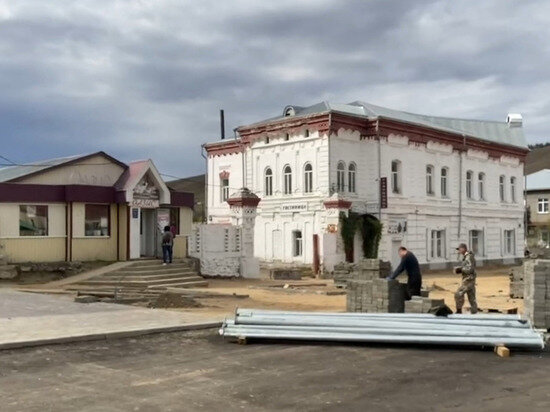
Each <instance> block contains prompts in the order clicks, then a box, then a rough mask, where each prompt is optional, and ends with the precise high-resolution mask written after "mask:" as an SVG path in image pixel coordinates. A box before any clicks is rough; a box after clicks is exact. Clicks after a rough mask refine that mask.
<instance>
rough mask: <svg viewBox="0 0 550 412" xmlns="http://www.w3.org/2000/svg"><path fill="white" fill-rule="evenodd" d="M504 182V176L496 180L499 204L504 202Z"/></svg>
mask: <svg viewBox="0 0 550 412" xmlns="http://www.w3.org/2000/svg"><path fill="white" fill-rule="evenodd" d="M505 182H506V177H505V176H504V175H501V176H500V177H499V178H498V195H499V198H500V201H501V202H505V201H506V192H505V189H504V185H505V184H506V183H505Z"/></svg>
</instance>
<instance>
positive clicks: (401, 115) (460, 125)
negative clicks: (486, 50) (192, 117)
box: [244, 101, 527, 149]
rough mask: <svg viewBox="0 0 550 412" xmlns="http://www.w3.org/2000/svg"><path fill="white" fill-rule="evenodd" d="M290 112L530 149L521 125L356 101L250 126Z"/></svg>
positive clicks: (317, 106) (320, 105)
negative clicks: (385, 122) (386, 122)
mask: <svg viewBox="0 0 550 412" xmlns="http://www.w3.org/2000/svg"><path fill="white" fill-rule="evenodd" d="M289 109H290V110H291V112H293V114H292V115H291V116H292V117H307V116H310V115H314V114H321V113H328V112H336V113H342V114H347V115H351V116H358V117H364V118H368V119H377V118H386V119H391V120H397V121H400V122H405V123H412V124H416V125H420V126H425V127H430V128H433V129H438V130H442V131H446V132H450V133H457V134H465V135H467V136H470V137H475V138H478V139H481V140H486V141H489V142H493V143H499V144H504V145H509V146H515V147H521V148H525V149H526V148H527V142H526V140H525V136H524V134H523V127H521V125H517V126H510V125H509V124H508V123H507V122H505V121H502V122H497V121H491V120H475V119H458V118H451V117H440V116H426V115H422V114H416V113H409V112H404V111H400V110H394V109H388V108H386V107H382V106H377V105H374V104H370V103H366V102H362V101H355V102H351V103H348V104H335V103H329V102H327V101H324V102H320V103H316V104H314V105H312V106H308V107H302V106H287V107H286V108H285V110H284V111H283V114H282V115H280V116H277V117H273V118H270V119H266V120H263V121H261V122H258V123H254V124H252V125H249V126H256V125H260V124H264V123H270V122H273V121H278V120H283V119H285V118H289V117H291V116H288V115H287V116H285V113H286V112H287V110H289ZM249 126H244V127H249Z"/></svg>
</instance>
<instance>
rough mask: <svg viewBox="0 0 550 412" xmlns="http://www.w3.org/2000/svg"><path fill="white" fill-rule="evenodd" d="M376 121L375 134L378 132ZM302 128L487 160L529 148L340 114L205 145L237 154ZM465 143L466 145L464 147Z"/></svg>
mask: <svg viewBox="0 0 550 412" xmlns="http://www.w3.org/2000/svg"><path fill="white" fill-rule="evenodd" d="M377 122H378V131H377ZM303 129H309V130H310V131H314V130H315V131H318V132H319V133H329V134H336V133H338V130H340V129H346V130H355V131H358V132H359V133H360V134H361V136H386V137H387V136H388V135H390V134H398V135H403V136H407V137H408V138H409V142H411V143H419V144H427V143H428V142H429V141H433V142H436V143H443V144H449V145H452V147H453V150H457V151H465V150H468V149H474V150H480V151H484V152H487V153H488V154H489V157H491V158H495V159H498V158H500V157H501V156H510V157H515V158H518V159H519V160H520V161H521V162H525V157H526V155H527V153H528V152H529V150H528V149H526V148H525V149H523V148H520V147H514V146H509V145H506V144H501V143H496V142H489V141H484V140H483V139H480V138H477V137H472V136H465V138H464V136H463V135H462V134H460V133H458V132H457V133H453V132H446V131H443V130H438V129H435V128H430V127H427V126H422V125H416V124H412V123H406V122H400V121H398V120H395V119H387V118H384V117H379V118H378V119H377V120H374V119H373V120H369V119H366V118H363V117H356V116H350V115H347V114H343V113H338V112H331V113H330V114H329V113H322V114H318V115H312V116H309V117H297V118H295V117H289V118H284V119H280V120H276V121H273V122H269V123H262V124H259V125H252V126H242V127H239V128H238V129H237V130H238V132H239V135H240V136H241V139H242V143H240V142H236V141H234V140H233V141H228V142H222V143H214V144H211V145H207V146H206V150H207V152H208V154H209V155H211V156H218V155H224V154H230V153H239V152H241V151H242V150H243V147H244V146H248V145H250V143H252V142H253V141H255V140H258V139H264V138H265V137H273V136H277V135H281V134H283V133H295V132H297V131H301V130H303ZM464 140H465V143H466V145H464Z"/></svg>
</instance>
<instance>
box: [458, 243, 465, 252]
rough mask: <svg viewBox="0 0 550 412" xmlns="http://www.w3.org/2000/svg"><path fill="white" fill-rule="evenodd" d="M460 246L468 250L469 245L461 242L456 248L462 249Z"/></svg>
mask: <svg viewBox="0 0 550 412" xmlns="http://www.w3.org/2000/svg"><path fill="white" fill-rule="evenodd" d="M460 248H462V249H466V250H468V246H467V245H466V243H461V244H460V245H458V247H457V248H456V250H458V249H460Z"/></svg>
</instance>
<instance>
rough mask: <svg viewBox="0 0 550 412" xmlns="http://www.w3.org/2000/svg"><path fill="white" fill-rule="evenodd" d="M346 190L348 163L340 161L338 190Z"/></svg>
mask: <svg viewBox="0 0 550 412" xmlns="http://www.w3.org/2000/svg"><path fill="white" fill-rule="evenodd" d="M345 190H346V164H345V163H344V162H343V161H339V162H338V164H337V165H336V191H337V192H338V193H343V192H344V191H345Z"/></svg>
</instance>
